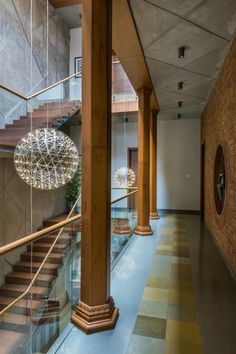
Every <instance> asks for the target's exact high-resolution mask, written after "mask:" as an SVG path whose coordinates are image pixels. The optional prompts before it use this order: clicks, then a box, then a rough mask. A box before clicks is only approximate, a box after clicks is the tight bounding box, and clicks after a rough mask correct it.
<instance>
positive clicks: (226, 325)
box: [128, 215, 236, 354]
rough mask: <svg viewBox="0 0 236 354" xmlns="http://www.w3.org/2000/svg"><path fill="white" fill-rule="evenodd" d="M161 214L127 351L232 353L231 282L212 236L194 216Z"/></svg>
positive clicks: (234, 292) (235, 308)
mask: <svg viewBox="0 0 236 354" xmlns="http://www.w3.org/2000/svg"><path fill="white" fill-rule="evenodd" d="M163 219H164V222H163V226H162V228H161V231H160V235H158V236H157V246H156V250H155V255H154V257H153V263H152V266H151V269H150V272H149V277H148V281H147V284H146V287H145V289H144V293H143V297H142V302H141V304H140V308H139V313H138V316H137V319H136V323H135V326H134V330H133V335H132V338H131V341H130V345H129V350H128V354H141V353H142V354H146V353H153V354H200V353H204V354H212V353H214V354H222V353H227V354H234V353H235V335H236V333H235V327H234V320H235V318H236V303H235V296H236V284H235V282H234V281H233V278H232V276H231V275H230V273H229V270H228V269H227V267H226V264H225V262H224V260H223V259H222V256H221V255H220V254H219V250H218V248H217V247H216V245H215V243H214V241H213V238H212V237H211V235H210V234H209V232H208V230H207V228H206V227H205V226H204V225H203V224H202V221H201V219H200V217H199V216H194V215H191V216H190V215H180V216H178V215H167V216H165V217H163ZM216 294H217V296H216Z"/></svg>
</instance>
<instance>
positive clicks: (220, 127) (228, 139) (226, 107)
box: [202, 37, 236, 272]
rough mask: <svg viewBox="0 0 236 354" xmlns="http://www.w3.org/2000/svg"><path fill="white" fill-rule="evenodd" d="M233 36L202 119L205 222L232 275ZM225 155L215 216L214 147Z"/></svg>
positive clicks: (235, 214)
mask: <svg viewBox="0 0 236 354" xmlns="http://www.w3.org/2000/svg"><path fill="white" fill-rule="evenodd" d="M235 83H236V37H235V38H234V41H233V42H232V45H231V48H230V50H229V52H228V54H227V57H226V59H225V62H224V64H223V67H222V70H221V72H220V75H219V77H218V80H217V81H216V84H215V87H214V89H213V91H212V94H211V96H210V99H209V101H208V104H207V107H206V109H205V111H204V113H203V116H202V142H205V220H206V222H207V224H208V226H209V228H210V230H211V231H212V233H213V235H214V237H215V238H216V240H217V243H218V244H219V246H220V247H221V249H222V252H223V253H224V255H225V258H226V259H227V260H228V262H229V264H230V265H231V267H232V269H233V270H234V272H236V188H235V186H236V85H235ZM219 144H221V145H222V146H223V149H224V152H225V168H226V198H225V206H224V210H223V213H222V214H221V215H218V214H217V212H216V207H215V201H214V185H213V181H214V178H213V177H214V163H215V155H216V150H217V146H218V145H219Z"/></svg>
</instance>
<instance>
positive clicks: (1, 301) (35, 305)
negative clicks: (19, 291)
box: [0, 295, 42, 309]
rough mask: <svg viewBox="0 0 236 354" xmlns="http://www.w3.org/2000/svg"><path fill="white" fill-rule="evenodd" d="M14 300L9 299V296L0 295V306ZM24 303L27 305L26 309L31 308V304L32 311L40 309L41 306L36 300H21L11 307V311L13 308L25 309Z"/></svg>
mask: <svg viewBox="0 0 236 354" xmlns="http://www.w3.org/2000/svg"><path fill="white" fill-rule="evenodd" d="M14 299H15V298H13V297H10V296H2V295H0V305H9V304H10V303H11V302H12V301H13V300H14ZM26 303H27V307H28V308H30V307H31V303H32V308H33V309H36V308H38V307H40V305H41V304H42V302H41V301H37V300H29V299H21V300H19V301H18V302H17V303H16V304H15V305H14V306H13V307H12V309H14V307H22V308H25V307H26Z"/></svg>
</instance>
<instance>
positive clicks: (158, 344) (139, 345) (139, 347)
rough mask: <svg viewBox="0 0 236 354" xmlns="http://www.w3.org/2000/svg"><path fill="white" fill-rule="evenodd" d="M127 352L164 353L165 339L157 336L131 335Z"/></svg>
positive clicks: (130, 353) (134, 353)
mask: <svg viewBox="0 0 236 354" xmlns="http://www.w3.org/2000/svg"><path fill="white" fill-rule="evenodd" d="M127 354H165V341H164V340H161V339H157V338H151V337H144V336H139V335H133V336H132V338H131V341H130V344H129V350H128V352H127Z"/></svg>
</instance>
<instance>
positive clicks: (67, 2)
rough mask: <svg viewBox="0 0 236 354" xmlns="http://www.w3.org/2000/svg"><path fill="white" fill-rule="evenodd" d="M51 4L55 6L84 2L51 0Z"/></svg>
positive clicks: (79, 0) (78, 0) (80, 0)
mask: <svg viewBox="0 0 236 354" xmlns="http://www.w3.org/2000/svg"><path fill="white" fill-rule="evenodd" d="M49 1H50V3H51V5H52V6H53V7H55V8H59V7H65V6H72V5H78V4H81V3H82V0H49Z"/></svg>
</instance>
